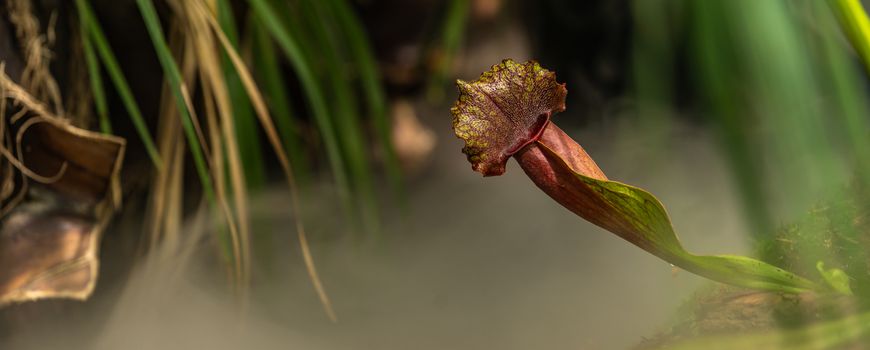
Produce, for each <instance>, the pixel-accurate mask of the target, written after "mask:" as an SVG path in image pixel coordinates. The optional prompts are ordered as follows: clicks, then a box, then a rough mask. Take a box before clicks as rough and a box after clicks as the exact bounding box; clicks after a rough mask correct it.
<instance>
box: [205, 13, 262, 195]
mask: <svg viewBox="0 0 870 350" xmlns="http://www.w3.org/2000/svg"><path fill="white" fill-rule="evenodd" d="M216 5H217V12H218V22H219V23H220V25H221V29H222V30H223V32H224V33H226V35H227V38H228V39H229V41H230V43H232V45H233V48H235V49H236V50H238V48H239V41H238V30H237V27H236V19H235V17H234V16H233V12H232V8H231V7H230V3H229V1H227V0H218V1H217V2H216ZM221 56H222V69H223V71H224V77H225V78H224V79H225V81H226V87H227V92H228V94H229V98H230V101H231V104H230V105H231V106H232V109H233V116H234V119H235V123H234V124H235V125H234V126H235V134H236V139H237V140H238V147H239V153H240V154H241V157H242V163H243V164H244V169H245V180H246V182H247V185H248V187H250V188H252V189H256V188H261V187H262V186H263V183H264V182H265V180H266V179H265V166H264V165H263V156H262V153H263V152H262V150H261V149H260V139H259V135H258V134H257V123H256V121H255V120H254V115H253V110H252V109H251V105H250V103H249V102H248V97H247V96H245V91H244V88H243V87H242V84H241V81H240V80H239V76H238V74H237V73H236V72H235V70H234V69H233V67H232V63H231V62H230V61H229V59H227V58H226V57H225V54H221Z"/></svg>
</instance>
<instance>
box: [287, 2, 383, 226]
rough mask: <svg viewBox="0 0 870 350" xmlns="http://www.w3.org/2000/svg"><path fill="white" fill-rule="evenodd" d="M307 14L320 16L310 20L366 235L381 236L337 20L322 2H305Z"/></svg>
mask: <svg viewBox="0 0 870 350" xmlns="http://www.w3.org/2000/svg"><path fill="white" fill-rule="evenodd" d="M303 5H308V6H304V7H303V9H304V10H305V13H312V14H316V15H315V16H310V17H308V18H309V19H311V21H310V23H309V24H310V25H311V27H312V33H313V34H314V38H315V39H316V40H315V42H317V43H319V44H320V45H321V50H320V52H321V56H320V57H322V61H323V63H324V67H325V68H326V69H325V70H324V73H325V74H326V78H327V79H328V85H327V86H328V87H329V92H330V94H329V96H330V98H331V101H332V102H333V103H332V107H333V108H332V112H333V113H332V115H333V117H334V118H335V119H334V120H335V122H336V123H335V125H336V131H337V132H338V135H339V141H340V145H341V146H342V150H343V152H344V153H343V155H344V157H345V158H344V159H345V161H346V163H345V164H346V165H347V168H348V173H349V174H350V175H351V176H352V177H351V185H352V186H353V187H352V188H353V189H354V190H355V194H358V195H359V196H358V198H357V199H358V200H359V203H358V205H359V213H360V214H362V217H361V218H362V219H363V224H364V225H365V230H366V232H369V233H376V232H377V226H378V224H377V203H376V201H375V199H374V191H373V190H374V187H373V181H372V176H371V175H372V173H371V168H370V166H369V160H368V157H367V155H366V151H365V150H366V143H365V140H364V138H363V135H362V126H361V122H360V116H359V113H358V112H357V101H356V98H355V96H354V93H353V88H352V86H351V82H350V81H349V79H348V77H349V76H350V72H348V70H347V65H346V62H345V60H344V59H343V57H342V56H343V51H344V47H343V46H342V44H341V42H340V38H339V36H338V35H337V33H336V28H335V26H334V25H333V23H334V22H335V17H334V16H333V14H332V13H331V12H330V11H329V9H328V8H326V6H324V3H322V2H320V1H306V2H303Z"/></svg>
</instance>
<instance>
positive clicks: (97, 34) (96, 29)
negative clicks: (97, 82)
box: [76, 0, 163, 170]
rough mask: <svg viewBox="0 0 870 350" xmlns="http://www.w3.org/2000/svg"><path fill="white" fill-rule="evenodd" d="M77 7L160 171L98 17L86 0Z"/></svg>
mask: <svg viewBox="0 0 870 350" xmlns="http://www.w3.org/2000/svg"><path fill="white" fill-rule="evenodd" d="M76 6H77V8H78V11H79V18H80V20H81V21H82V22H84V23H85V26H86V27H87V28H88V32H89V33H90V35H91V39H93V44H94V48H96V51H97V53H98V54H99V55H100V58H101V59H102V61H103V66H104V67H105V68H106V72H107V73H108V75H109V78H110V79H111V80H112V83H113V84H114V85H115V89H116V90H117V92H118V96H119V97H120V98H121V102H122V103H123V104H124V108H126V109H127V113H128V114H129V115H130V120H131V121H132V122H133V126H134V127H135V128H136V132H137V133H138V134H139V137H140V138H141V139H142V143H143V144H144V145H145V151H146V152H147V153H148V156H149V157H150V158H151V161H152V162H153V163H154V167H156V168H157V169H158V170H160V169H161V168H163V162H162V160H161V159H160V154H159V152H157V147H156V146H155V145H154V139H153V138H152V137H151V132H149V131H148V126H147V125H146V124H145V120H144V118H142V112H141V110H140V109H139V105H138V104H137V103H136V99H135V98H133V93H132V91H131V90H130V86H129V84H127V79H126V78H125V77H124V73H123V72H122V71H121V68H120V65H119V64H118V60H117V59H116V58H115V54H114V53H113V52H112V49H111V47H110V46H109V42H108V40H106V36H105V35H104V34H103V29H102V28H101V27H100V24H99V22H97V20H96V17H95V16H94V14H93V13H94V12H93V10H92V9H91V7H90V5H88V3H87V1H86V0H76Z"/></svg>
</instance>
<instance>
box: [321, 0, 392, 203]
mask: <svg viewBox="0 0 870 350" xmlns="http://www.w3.org/2000/svg"><path fill="white" fill-rule="evenodd" d="M329 4H330V5H331V6H332V9H333V11H334V12H335V14H336V16H337V20H338V24H339V26H340V27H341V29H342V33H344V34H345V35H347V43H348V46H349V48H350V51H351V55H352V56H353V57H354V58H355V63H356V67H357V69H358V70H359V74H360V79H361V80H362V87H363V91H364V92H365V94H366V99H367V101H366V102H367V105H368V108H369V115H370V116H371V118H372V124H373V125H374V130H375V133H376V134H377V137H378V139H379V141H380V145H381V150H382V152H383V154H384V165H385V168H386V171H387V176H388V178H389V180H390V183H391V184H392V187H393V191H394V192H395V193H396V194H397V195H398V196H399V197H400V198H404V185H403V184H402V182H403V181H402V171H401V169H400V168H399V161H398V158H397V157H396V151H395V148H394V147H393V142H392V123H391V121H390V116H389V114H388V111H387V101H386V97H385V96H384V90H383V86H382V85H381V80H380V75H379V72H378V67H377V64H376V62H375V59H374V54H373V53H372V48H371V44H370V43H369V41H368V38H366V36H365V34H364V33H365V29H364V28H363V26H362V24H361V23H360V22H359V19H358V18H357V17H356V15H355V14H354V13H353V12H352V11H351V9H350V5H349V4H348V3H347V1H346V0H330V1H329ZM402 200H404V199H402Z"/></svg>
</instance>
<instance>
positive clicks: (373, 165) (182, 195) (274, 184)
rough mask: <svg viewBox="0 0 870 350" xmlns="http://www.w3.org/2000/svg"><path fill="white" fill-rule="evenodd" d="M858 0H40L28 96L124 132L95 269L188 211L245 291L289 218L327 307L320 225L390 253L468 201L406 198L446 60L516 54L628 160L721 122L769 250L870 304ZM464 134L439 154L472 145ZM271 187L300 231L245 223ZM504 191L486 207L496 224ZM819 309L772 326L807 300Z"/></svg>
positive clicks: (171, 227)
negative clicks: (47, 84)
mask: <svg viewBox="0 0 870 350" xmlns="http://www.w3.org/2000/svg"><path fill="white" fill-rule="evenodd" d="M16 3H20V1H7V6H4V9H3V12H2V14H3V16H4V17H3V18H4V22H3V23H2V24H3V26H2V30H0V38H3V39H6V37H8V39H9V40H5V43H4V44H3V45H4V46H2V47H0V60H4V62H5V63H6V65H5V67H6V70H7V71H8V72H10V76H12V77H13V79H15V80H22V79H24V78H23V77H26V76H27V75H26V74H23V73H22V71H23V66H24V65H23V64H22V63H21V62H19V63H18V64H16V60H15V56H22V55H20V54H19V52H20V51H23V50H26V47H28V46H27V45H25V44H26V43H22V42H19V41H18V39H16V38H17V37H16V36H14V35H12V33H13V32H15V31H16V30H21V29H20V24H18V23H19V22H15V21H11V20H7V19H8V18H9V17H10V16H13V15H15V14H16V11H19V12H20V11H21V9H20V8H18V9H16V8H14V6H11V5H12V4H16ZM28 11H31V10H28ZM863 11H864V10H863V8H862V7H861V3H860V2H859V1H858V0H828V1H813V0H798V1H757V0H755V1H754V0H721V1H706V0H670V1H664V0H635V1H629V0H620V1H571V0H543V1H534V2H532V1H509V0H473V1H472V0H443V1H438V0H421V1H400V0H372V1H350V0H324V1H319V0H290V1H279V0H247V1H239V0H190V1H188V0H135V1H132V0H130V1H107V0H75V1H74V2H65V1H49V0H46V1H37V2H33V9H32V12H33V14H32V16H33V17H34V18H35V19H37V22H36V23H37V29H38V31H39V32H41V33H44V34H43V35H44V36H43V37H44V39H45V41H44V42H45V43H46V44H53V45H54V46H51V49H52V52H53V54H52V55H48V56H47V57H51V62H52V64H51V67H50V68H51V73H52V75H54V76H55V78H56V80H57V84H58V85H60V86H61V87H63V88H61V89H60V91H61V92H64V93H63V94H62V95H63V96H52V95H51V94H50V93H46V92H43V93H41V94H37V93H33V94H34V95H37V96H43V97H42V98H44V99H46V100H48V101H51V103H50V105H52V106H60V105H61V104H60V103H55V102H54V101H55V100H60V99H61V97H62V98H65V99H66V100H68V101H69V102H67V103H65V104H63V106H64V107H65V110H63V111H61V112H62V113H58V114H59V115H63V116H65V117H66V118H67V119H69V120H70V121H71V123H73V124H74V125H75V126H78V127H82V128H86V129H91V130H100V131H102V132H103V133H107V134H113V135H118V136H122V137H125V138H126V139H127V156H126V158H125V164H124V168H123V169H122V176H121V181H122V188H123V192H124V194H125V196H124V198H125V201H124V206H123V208H122V211H121V212H120V213H119V215H118V218H117V219H116V220H115V221H114V223H113V225H115V227H118V229H117V231H118V232H121V231H123V232H125V233H124V234H116V235H111V234H110V235H107V236H106V237H105V240H104V242H103V243H102V246H103V252H102V253H101V256H102V257H103V258H102V259H103V260H104V261H120V262H122V263H118V264H110V265H111V266H108V267H104V268H103V270H102V272H104V274H105V272H107V271H108V272H111V271H112V270H113V269H115V270H125V268H123V267H119V266H130V265H132V262H133V261H134V260H136V259H137V258H139V257H142V256H144V255H146V254H145V252H148V251H153V250H156V249H158V247H161V246H166V245H175V246H186V247H187V248H186V249H189V250H194V248H196V247H199V241H194V240H189V239H188V238H189V237H188V236H187V235H185V234H184V232H185V227H187V226H186V225H185V222H188V221H190V220H193V218H196V217H197V215H196V214H197V213H202V212H209V213H212V214H213V215H214V217H215V218H217V219H215V220H214V221H215V222H213V223H210V224H209V225H205V226H206V227H207V228H206V229H204V230H205V231H208V232H212V233H213V238H214V242H215V244H214V245H213V246H208V247H209V248H207V249H202V251H207V252H217V254H214V255H215V256H216V257H219V258H217V259H215V263H216V265H220V266H222V267H223V268H224V269H225V271H226V272H227V276H228V278H227V281H228V284H229V285H231V286H233V288H232V289H233V290H234V295H236V296H237V297H238V298H239V299H240V300H246V299H247V298H248V297H249V294H248V293H249V288H250V286H251V285H252V284H256V283H257V282H256V281H257V279H256V278H255V277H252V276H257V275H258V274H266V273H267V272H263V271H259V270H257V269H259V268H260V267H262V266H268V265H269V260H270V259H275V257H274V256H273V249H271V248H272V247H273V246H275V245H281V244H285V245H287V247H288V250H289V247H291V246H290V245H289V244H288V243H287V242H286V240H285V238H287V237H289V236H293V237H295V239H297V240H298V241H299V242H300V245H299V247H300V249H301V250H300V251H301V255H302V256H303V259H302V260H303V261H304V262H305V264H306V266H307V269H306V271H307V272H308V275H309V277H310V279H311V281H312V282H313V284H314V286H315V289H316V291H317V294H318V296H319V298H320V301H321V304H322V305H324V306H325V309H326V313H327V314H328V315H330V317H332V318H335V315H334V311H333V310H332V306H331V301H330V299H329V298H328V297H327V295H328V294H327V292H329V288H324V287H323V286H322V284H321V282H320V281H319V279H318V274H317V272H316V269H315V267H314V266H315V262H316V261H317V259H316V256H313V255H312V253H311V251H309V249H308V246H307V238H308V237H307V236H306V229H308V231H312V232H315V231H316V232H317V233H318V235H319V239H324V240H330V239H332V240H334V241H342V240H346V241H351V242H353V243H352V245H354V246H356V247H377V248H378V249H385V250H389V248H390V247H391V243H390V242H391V241H392V240H394V239H396V238H397V237H400V236H401V235H402V234H403V233H405V234H406V233H407V232H405V231H404V229H403V227H405V226H403V225H402V224H396V223H395V222H397V221H402V219H398V218H401V217H406V216H407V215H408V212H413V211H414V210H422V211H433V210H435V211H439V212H440V211H451V212H452V211H470V212H472V213H470V214H469V215H471V216H474V214H473V210H472V208H464V207H463V208H456V207H450V206H447V207H446V208H440V207H439V206H441V205H442V204H441V203H428V202H425V201H424V202H423V203H417V204H416V206H415V205H414V203H416V202H415V200H414V198H417V197H416V196H417V194H418V193H422V192H425V190H426V188H425V187H426V184H428V183H429V182H427V181H429V180H427V179H428V178H431V177H435V176H438V175H433V174H442V173H440V172H437V171H435V170H433V165H432V163H433V162H436V164H438V163H437V161H433V160H432V159H433V158H437V154H433V153H437V152H436V143H438V142H441V143H444V142H446V140H445V139H443V137H442V136H444V137H449V136H445V135H448V134H449V133H445V132H443V131H444V130H447V129H448V128H449V121H448V120H449V117H448V115H449V113H447V108H446V107H444V106H446V105H447V104H448V103H450V102H452V101H451V100H452V97H453V96H454V95H455V91H454V88H453V86H452V85H453V84H452V82H453V80H454V79H455V78H457V77H463V78H471V77H474V76H476V75H477V74H478V73H479V72H481V71H484V70H486V69H487V68H488V67H489V65H491V64H494V63H496V62H498V61H499V60H500V59H501V58H507V57H511V56H513V58H515V59H517V60H523V59H524V58H525V57H516V56H517V55H519V56H523V55H526V56H528V57H531V58H535V59H538V60H539V61H540V62H541V64H542V66H544V67H546V68H548V69H550V70H553V71H555V72H556V73H557V75H558V77H559V81H565V82H566V83H567V86H568V89H569V94H568V98H569V101H568V112H566V114H565V115H564V116H556V118H557V120H558V121H559V123H560V125H563V127H565V128H566V129H569V128H572V129H574V130H581V129H584V128H585V129H590V128H591V130H602V129H608V130H611V129H616V128H617V127H622V126H625V125H628V126H629V127H628V129H630V130H631V131H632V132H631V133H627V134H625V135H623V134H619V135H618V136H617V137H616V140H614V141H613V145H614V147H613V148H614V150H613V152H614V157H616V158H619V157H626V158H633V157H632V156H633V153H632V152H634V150H633V149H631V148H630V147H627V146H624V145H626V144H641V145H644V147H647V148H651V149H656V150H662V151H661V152H656V153H654V156H651V157H645V158H642V159H632V162H635V163H637V164H638V167H640V168H642V169H643V172H644V173H645V174H646V175H648V176H651V177H654V178H658V177H663V176H665V177H666V176H667V174H669V171H671V170H672V169H665V167H663V166H661V164H667V162H668V160H669V159H671V158H673V157H676V155H677V154H681V153H684V152H686V150H684V149H680V147H681V146H680V145H681V143H680V140H681V138H683V136H684V135H683V134H682V133H684V131H685V128H684V125H687V124H688V125H690V126H691V127H693V128H698V129H701V130H703V131H704V132H709V133H710V134H711V135H712V136H713V137H714V139H715V140H716V145H717V146H718V147H717V148H716V149H717V151H718V152H719V153H718V154H719V155H721V156H722V157H723V159H725V163H726V164H727V165H728V166H727V169H728V171H729V176H730V177H729V178H730V179H731V181H732V182H733V184H734V186H733V188H734V189H735V190H736V191H737V194H738V198H739V199H740V204H741V205H740V206H739V207H740V210H741V211H742V217H743V221H745V222H746V225H745V227H742V229H743V230H742V232H745V233H746V234H745V235H743V236H746V237H747V238H748V239H749V240H750V241H751V242H752V243H751V246H752V248H753V249H754V250H755V252H756V253H757V255H758V256H759V257H760V258H761V259H763V260H765V261H767V262H770V263H773V264H775V265H777V266H781V267H784V268H788V269H790V270H793V271H796V272H800V273H801V274H802V275H815V276H818V275H819V272H817V263H818V262H820V261H822V262H824V265H825V266H826V267H827V268H840V269H842V270H844V271H845V272H846V274H847V275H848V276H849V278H850V279H851V281H852V288H853V289H854V291H855V294H856V300H857V302H856V303H855V304H856V305H853V306H852V307H851V308H846V309H838V311H837V312H831V313H827V314H826V316H825V317H822V318H823V319H825V320H828V321H829V322H836V319H837V318H838V317H847V316H846V315H851V314H856V313H857V312H864V311H865V310H866V308H867V305H868V304H867V303H866V301H867V300H870V272H868V271H870V268H868V264H870V262H868V261H870V260H867V258H868V255H867V247H868V242H870V228H868V227H870V215H868V214H867V213H868V212H870V208H868V207H867V203H868V200H867V199H868V194H867V188H868V185H870V144H868V142H870V141H868V140H870V138H868V132H870V124H868V123H870V120H868V115H870V114H868V105H867V102H868V98H867V81H868V80H867V76H868V74H867V68H866V67H867V66H870V64H868V63H867V62H870V60H867V59H866V57H868V54H867V52H868V49H867V47H868V44H867V43H868V42H870V41H868V33H870V29H868V28H870V25H868V24H867V21H866V15H864V12H863ZM16 45H17V46H16ZM48 46H50V45H48ZM481 52H483V53H481ZM46 96H47V97H46ZM421 101H422V102H421ZM47 104H49V103H47ZM59 108H60V107H59ZM427 115H431V116H432V117H431V118H428V117H427ZM4 117H5V116H4ZM428 125H431V127H429V126H428ZM595 128H598V129H595ZM433 129H434V130H433ZM0 130H3V129H0ZM449 140H451V141H453V140H452V138H451V139H449ZM0 141H2V138H0ZM580 142H581V143H583V142H584V141H583V140H580ZM454 146H455V144H451V145H450V146H449V147H446V148H444V153H445V154H446V155H445V157H446V159H449V160H450V161H451V163H452V162H456V163H461V162H462V160H461V158H460V156H459V155H458V152H459V148H458V147H454ZM620 147H625V148H620ZM592 156H593V157H595V158H597V159H598V160H599V161H600V160H601V159H600V157H597V156H596V154H595V153H594V152H593V153H592ZM188 159H190V160H191V161H188ZM702 161H705V160H698V162H702ZM0 165H2V164H0ZM462 165H464V164H462ZM605 170H606V169H605ZM462 174H463V175H462V176H466V177H471V176H473V174H471V173H470V171H469V172H467V174H466V173H462ZM0 178H4V177H3V176H0ZM475 186H485V185H484V184H476V183H475ZM675 187H678V186H676V185H675ZM278 189H280V190H278ZM689 191H690V192H691V191H695V190H694V189H691V188H690V189H689ZM698 191H700V189H698ZM269 192H279V193H281V194H285V193H286V198H288V202H285V203H289V204H288V205H286V209H285V208H284V207H283V206H282V207H281V208H280V209H281V210H282V211H283V214H281V215H286V216H288V217H291V218H293V220H292V223H293V225H295V226H293V229H287V230H286V232H285V231H284V230H275V229H273V228H271V227H268V225H267V224H265V223H263V222H258V220H256V219H254V218H255V217H257V210H256V209H254V208H256V205H255V204H256V203H253V201H252V198H256V197H257V196H260V195H267V194H269ZM700 201H701V205H704V203H707V202H712V201H713V199H712V198H702V199H700ZM409 203H410V204H409ZM4 204H5V203H4ZM429 206H434V207H435V208H432V207H429ZM496 206H497V205H496ZM397 208H404V209H397ZM500 208H501V207H499V208H497V209H493V210H495V211H497V214H493V215H492V217H484V218H489V219H488V220H496V218H497V219H498V220H501V219H502V217H503V216H505V213H503V212H499V210H500ZM443 215H444V216H445V218H446V217H449V216H450V215H451V214H447V213H444V214H443ZM136 216H138V218H137V217H136ZM507 216H510V214H508V215H507ZM407 217H410V218H414V216H413V215H410V216H407ZM445 218H442V220H439V222H440V221H443V220H444V219H445ZM475 219H476V218H475ZM409 220H410V219H409ZM468 221H469V222H476V221H477V220H472V219H469V220H468ZM786 223H788V224H786ZM706 225H709V226H714V225H716V223H707V224H706ZM408 226H412V227H413V226H414V225H413V223H411V224H408ZM121 227H123V228H124V229H120V228H121ZM130 227H133V228H134V229H129V228H130ZM487 228H489V225H487V224H485V223H484V224H483V225H482V228H478V229H477V230H478V231H482V230H484V229H487ZM128 231H129V233H128ZM438 234H440V232H438ZM393 248H395V247H393ZM398 249H401V248H398ZM135 253H139V254H135ZM124 273H125V272H114V273H110V275H113V276H124ZM270 278H280V276H270ZM119 279H120V280H124V279H123V278H119ZM98 288H99V286H98ZM701 299H703V298H701ZM690 300H691V301H690V302H694V301H695V299H690ZM732 306H733V305H732ZM732 306H729V307H732ZM741 307H742V306H741ZM798 314H800V313H798ZM767 316H769V314H767ZM805 316H806V315H803V316H800V317H797V316H795V317H793V318H788V317H785V318H783V317H780V318H779V319H777V320H775V322H773V323H772V326H771V327H772V328H771V329H773V331H776V330H777V329H779V328H789V327H792V328H794V327H797V326H801V325H805V324H809V323H811V321H816V320H817V318H816V317H810V316H806V317H805ZM848 317H851V316H848ZM864 318H866V317H864V316H860V315H859V316H857V318H856V319H857V320H858V321H861V320H863V319H864ZM794 319H800V320H803V321H800V322H798V321H795V320H794ZM830 320H833V321H830ZM858 321H856V322H858ZM747 322H748V321H747ZM861 322H863V321H861ZM831 324H835V325H839V326H842V325H843V324H847V325H849V324H853V323H850V322H845V323H843V322H841V323H831ZM669 329H670V328H669ZM672 329H673V330H672V332H671V333H670V336H672V337H673V338H675V339H679V337H680V336H684V335H685V332H688V331H685V329H681V328H679V327H673V328H672ZM821 329H828V328H821ZM831 329H834V331H836V330H842V328H837V327H833V328H831ZM729 330H733V329H719V331H729ZM681 332H683V333H681ZM692 332H697V329H696V328H693V330H692ZM832 332H833V331H832ZM701 333H703V332H701ZM664 334H665V335H664V336H662V337H663V338H667V337H668V336H669V335H668V334H669V333H668V332H664ZM794 334H799V335H800V336H805V334H806V333H802V332H795V333H794ZM855 334H856V337H863V336H866V334H865V331H863V330H860V331H857V332H856V333H855ZM692 335H704V334H695V333H693V334H692ZM765 339H767V338H765ZM854 339H855V338H850V339H849V340H850V341H851V340H854ZM665 340H670V339H665ZM818 348H822V347H818Z"/></svg>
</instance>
